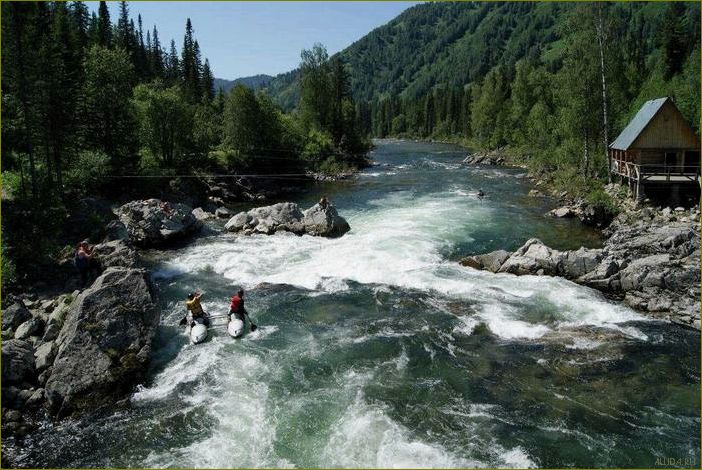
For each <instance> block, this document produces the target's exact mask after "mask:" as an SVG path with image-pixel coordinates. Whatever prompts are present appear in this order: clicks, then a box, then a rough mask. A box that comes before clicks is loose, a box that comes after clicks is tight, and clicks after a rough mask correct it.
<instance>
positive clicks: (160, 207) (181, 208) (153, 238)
mask: <svg viewBox="0 0 702 470" xmlns="http://www.w3.org/2000/svg"><path fill="white" fill-rule="evenodd" d="M118 215H119V219H120V221H121V222H122V223H123V224H124V225H125V226H126V227H127V232H128V233H129V239H130V240H131V241H132V242H133V243H135V244H137V245H141V246H157V245H164V244H166V243H168V242H171V241H173V240H177V239H181V238H185V237H188V236H190V235H192V234H194V233H195V232H197V231H198V230H200V228H201V227H202V223H201V222H200V221H199V220H197V219H196V218H195V216H194V215H193V213H192V208H191V207H190V206H186V205H185V204H180V203H174V204H170V203H168V202H164V201H160V200H158V199H147V200H142V201H132V202H129V203H127V204H125V205H123V206H122V207H120V208H119V209H118Z"/></svg>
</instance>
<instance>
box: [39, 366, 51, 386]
mask: <svg viewBox="0 0 702 470" xmlns="http://www.w3.org/2000/svg"><path fill="white" fill-rule="evenodd" d="M52 372H53V368H52V367H49V368H48V369H45V370H44V371H43V372H42V373H41V374H39V377H37V383H38V384H39V385H40V386H42V387H43V386H44V385H45V384H46V381H47V380H49V377H51V373H52Z"/></svg>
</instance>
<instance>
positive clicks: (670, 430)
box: [18, 142, 700, 468]
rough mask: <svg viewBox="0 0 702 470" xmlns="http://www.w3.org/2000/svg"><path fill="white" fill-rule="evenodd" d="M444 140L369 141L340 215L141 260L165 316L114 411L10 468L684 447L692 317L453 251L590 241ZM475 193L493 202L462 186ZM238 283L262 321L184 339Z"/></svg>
mask: <svg viewBox="0 0 702 470" xmlns="http://www.w3.org/2000/svg"><path fill="white" fill-rule="evenodd" d="M462 156H463V155H462V151H461V150H460V149H459V148H457V147H453V146H448V145H439V144H417V143H406V142H381V143H379V145H378V147H377V149H376V150H375V151H374V154H373V158H374V160H376V161H377V162H378V165H377V166H375V167H373V168H370V169H369V170H368V171H366V172H364V173H362V174H360V175H359V176H358V177H357V178H356V179H355V180H354V181H352V182H342V183H335V184H334V183H327V184H324V185H321V186H317V187H315V188H313V190H310V191H309V193H307V194H303V195H301V196H300V198H299V201H298V202H300V203H301V205H303V206H304V207H306V206H308V205H311V203H312V202H313V201H314V200H315V199H317V198H318V197H319V194H320V193H324V194H327V195H328V196H329V197H330V199H331V200H332V202H333V203H334V204H335V205H336V206H337V208H338V209H339V212H340V213H341V214H342V215H343V216H345V217H346V218H347V220H348V221H349V223H350V225H351V227H352V230H351V232H349V233H348V234H346V235H345V236H343V237H341V238H339V239H323V238H315V237H309V236H303V237H297V236H293V235H289V234H278V235H274V236H251V237H244V236H234V235H230V234H226V233H224V232H223V233H220V234H218V235H216V236H210V237H203V238H200V239H198V240H197V241H196V242H194V243H193V244H191V245H190V246H188V247H185V248H183V249H180V250H177V251H174V252H170V253H168V254H167V256H166V258H165V260H163V261H160V262H158V263H157V265H155V266H154V279H155V280H156V281H157V282H158V284H159V285H160V288H161V291H162V298H163V307H164V316H163V320H162V323H163V325H162V327H161V329H160V331H159V334H158V338H157V342H156V345H155V348H154V349H155V357H154V361H153V366H152V370H151V373H150V379H149V381H148V383H146V384H145V385H144V386H142V387H140V388H139V389H138V390H137V391H136V392H135V394H134V395H133V396H132V400H131V402H132V407H131V408H130V409H128V410H125V411H119V412H116V413H107V414H101V415H93V416H90V417H87V418H85V419H83V420H80V421H73V422H64V423H62V424H59V425H55V426H50V425H47V426H46V427H45V429H43V430H42V431H40V432H38V433H36V434H35V435H34V436H32V437H31V438H30V439H29V440H28V441H27V442H25V444H24V445H23V446H22V447H21V448H20V449H19V454H18V455H19V457H20V458H19V460H20V462H21V463H22V464H24V465H29V466H31V465H34V466H38V465H43V466H47V465H48V466H95V467H98V466H113V467H129V466H137V467H165V466H175V467H218V468H219V467H221V468H226V467H371V468H378V467H382V468H384V467H399V468H412V467H443V468H446V467H536V466H544V467H562V466H578V467H583V466H584V467H588V466H592V467H598V466H614V467H624V466H626V467H630V466H634V467H636V466H640V467H649V466H653V465H654V464H655V461H656V458H657V457H668V456H680V457H686V458H690V459H693V460H694V461H695V462H697V463H699V446H700V440H699V425H700V420H699V414H700V409H699V392H700V389H699V380H700V379H699V333H698V332H695V331H690V330H687V329H684V328H682V327H679V326H676V325H672V324H668V323H663V322H657V321H652V320H649V319H646V318H644V317H642V316H641V315H640V314H638V313H636V312H634V311H632V310H630V309H628V308H626V307H624V306H622V305H620V304H617V303H614V302H611V301H609V300H607V299H605V298H604V297H603V296H602V295H600V294H599V293H597V292H595V291H593V290H590V289H587V288H584V287H581V286H578V285H575V284H573V283H571V282H568V281H565V280H562V279H557V278H549V277H535V276H523V277H515V276H512V275H506V274H492V273H487V272H481V271H475V270H473V269H470V268H465V267H462V266H460V265H458V264H457V263H456V262H455V260H456V259H458V258H459V257H460V256H464V255H467V254H472V253H479V252H485V251H490V250H493V249H498V248H504V249H509V250H513V249H515V248H517V247H518V246H520V245H521V244H523V243H524V242H525V241H526V240H527V239H528V238H531V237H533V236H537V237H539V238H541V239H542V240H543V241H544V242H546V243H548V244H550V245H552V246H554V247H556V248H559V249H569V248H576V247H578V246H580V245H581V244H584V245H589V246H593V245H596V244H597V243H598V238H597V236H596V234H594V233H592V232H589V231H588V230H586V229H583V228H581V227H579V226H577V225H576V224H575V223H574V222H572V221H559V220H552V219H547V218H545V217H543V215H542V214H543V213H544V212H546V211H547V209H548V207H546V206H544V204H545V203H544V202H543V201H536V200H534V199H531V198H528V197H527V196H526V193H527V192H528V189H529V187H528V185H527V182H526V181H525V179H524V178H523V177H522V176H523V173H522V172H520V171H518V170H511V169H505V168H500V169H494V168H467V167H464V166H461V165H460V161H461V160H460V159H461V157H462ZM478 189H483V190H484V191H485V192H486V193H487V197H486V198H485V199H483V200H481V199H479V198H478V197H477V195H476V194H477V191H478ZM237 286H243V287H245V288H246V289H247V291H248V293H247V295H248V298H247V305H248V309H249V311H250V312H251V314H252V316H253V317H254V320H255V321H256V323H258V324H259V327H260V328H259V329H258V330H257V331H256V332H254V333H248V334H247V335H246V336H244V338H242V339H240V340H233V339H231V338H229V337H227V336H226V335H225V334H224V333H223V332H214V333H213V334H212V337H211V339H210V340H209V341H208V342H206V343H204V344H202V345H197V346H192V345H189V344H188V343H187V341H186V339H185V337H184V335H183V333H182V331H180V330H179V329H178V328H177V327H175V326H174V325H176V324H177V322H178V320H179V319H180V317H181V316H182V313H183V311H182V308H183V306H182V298H183V297H184V295H185V294H186V293H187V292H189V291H191V290H192V289H194V288H196V287H197V288H200V289H201V290H202V291H203V292H204V293H205V295H204V297H203V300H205V302H204V306H205V309H206V310H208V311H209V312H210V313H214V314H218V313H220V314H221V313H224V312H225V311H226V308H227V298H228V297H229V296H230V295H231V293H232V292H233V291H234V290H235V289H236V287H237Z"/></svg>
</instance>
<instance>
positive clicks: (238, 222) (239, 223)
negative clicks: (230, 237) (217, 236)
mask: <svg viewBox="0 0 702 470" xmlns="http://www.w3.org/2000/svg"><path fill="white" fill-rule="evenodd" d="M252 220H253V216H252V215H250V214H249V213H248V212H239V213H238V214H236V215H235V216H234V217H232V218H231V219H229V221H228V222H227V223H226V224H225V225H224V228H225V229H226V230H228V231H230V232H238V231H240V230H244V228H246V226H247V225H249V224H251V222H252ZM256 223H258V221H256ZM254 225H255V224H254Z"/></svg>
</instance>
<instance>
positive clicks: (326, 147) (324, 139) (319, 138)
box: [302, 129, 334, 168]
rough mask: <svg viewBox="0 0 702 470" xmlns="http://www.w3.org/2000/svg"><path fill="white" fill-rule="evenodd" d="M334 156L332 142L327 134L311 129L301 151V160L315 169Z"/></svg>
mask: <svg viewBox="0 0 702 470" xmlns="http://www.w3.org/2000/svg"><path fill="white" fill-rule="evenodd" d="M333 154H334V142H333V141H332V137H331V135H330V134H329V133H328V132H323V131H318V130H316V129H313V130H311V131H310V133H309V134H308V135H307V142H306V143H305V146H304V148H303V149H302V158H303V159H305V160H306V161H308V162H309V163H310V164H311V165H312V167H313V168H316V167H317V166H318V165H320V164H321V163H322V162H323V161H325V160H327V159H328V158H329V157H331V156H332V155H333Z"/></svg>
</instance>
